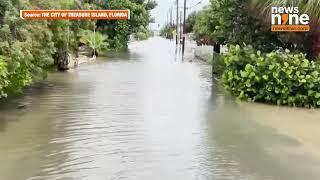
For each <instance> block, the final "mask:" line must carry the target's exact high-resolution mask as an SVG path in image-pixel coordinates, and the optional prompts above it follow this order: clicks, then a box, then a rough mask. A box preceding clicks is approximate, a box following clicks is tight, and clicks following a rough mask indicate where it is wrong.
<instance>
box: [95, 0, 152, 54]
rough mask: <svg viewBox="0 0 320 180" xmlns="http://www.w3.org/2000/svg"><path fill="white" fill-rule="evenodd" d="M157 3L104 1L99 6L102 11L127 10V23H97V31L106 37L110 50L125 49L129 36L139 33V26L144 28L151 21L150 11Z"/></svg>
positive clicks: (141, 0) (131, 0) (120, 0)
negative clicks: (128, 12) (128, 14)
mask: <svg viewBox="0 0 320 180" xmlns="http://www.w3.org/2000/svg"><path fill="white" fill-rule="evenodd" d="M156 5H157V3H156V2H155V1H152V0H149V1H147V2H145V1H144V0H117V1H109V0H105V3H104V4H102V5H100V8H102V9H129V10H130V20H129V21H102V20H101V21H98V23H97V26H98V30H99V31H100V32H102V33H103V34H105V35H107V36H108V37H112V38H110V39H108V43H109V44H110V48H112V49H125V48H127V45H128V42H129V40H130V35H132V34H134V33H137V32H139V30H140V28H141V26H142V27H144V28H146V27H147V26H148V25H149V23H150V22H151V21H152V18H151V15H150V11H151V10H152V9H153V8H155V7H156Z"/></svg>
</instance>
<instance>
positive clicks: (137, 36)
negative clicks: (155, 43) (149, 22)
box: [134, 32, 149, 41]
mask: <svg viewBox="0 0 320 180" xmlns="http://www.w3.org/2000/svg"><path fill="white" fill-rule="evenodd" d="M134 38H135V39H136V40H138V41H143V40H147V39H148V38H149V34H148V33H146V32H137V33H135V34H134Z"/></svg>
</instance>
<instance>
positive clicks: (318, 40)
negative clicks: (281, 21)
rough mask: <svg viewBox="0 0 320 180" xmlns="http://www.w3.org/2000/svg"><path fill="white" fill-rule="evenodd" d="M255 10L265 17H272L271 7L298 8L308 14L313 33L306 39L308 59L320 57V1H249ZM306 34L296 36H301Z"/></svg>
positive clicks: (308, 34) (309, 33)
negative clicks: (319, 27)
mask: <svg viewBox="0 0 320 180" xmlns="http://www.w3.org/2000/svg"><path fill="white" fill-rule="evenodd" d="M249 1H250V4H251V5H252V6H253V7H254V9H258V12H262V14H263V15H267V16H270V13H271V12H270V11H271V7H279V6H280V7H281V6H297V7H299V9H300V11H301V12H302V13H306V14H308V15H309V16H310V18H311V22H310V25H311V31H310V32H308V33H307V35H306V36H307V37H306V38H305V39H304V41H305V42H303V43H304V45H305V48H306V49H307V54H308V57H310V58H312V59H315V58H318V57H319V55H320V31H319V29H318V26H319V24H320V1H319V0H249ZM301 35H305V34H301V33H300V34H295V36H301Z"/></svg>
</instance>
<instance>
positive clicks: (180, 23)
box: [179, 11, 182, 43]
mask: <svg viewBox="0 0 320 180" xmlns="http://www.w3.org/2000/svg"><path fill="white" fill-rule="evenodd" d="M179 27H180V39H179V41H180V43H181V38H182V11H180V22H179Z"/></svg>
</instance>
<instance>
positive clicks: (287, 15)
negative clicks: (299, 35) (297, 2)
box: [271, 7, 310, 32]
mask: <svg viewBox="0 0 320 180" xmlns="http://www.w3.org/2000/svg"><path fill="white" fill-rule="evenodd" d="M309 23H310V17H309V15H307V14H301V13H300V11H299V7H272V8H271V31H274V32H308V31H310V25H309Z"/></svg>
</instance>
